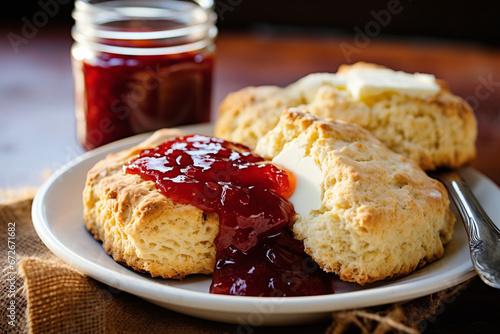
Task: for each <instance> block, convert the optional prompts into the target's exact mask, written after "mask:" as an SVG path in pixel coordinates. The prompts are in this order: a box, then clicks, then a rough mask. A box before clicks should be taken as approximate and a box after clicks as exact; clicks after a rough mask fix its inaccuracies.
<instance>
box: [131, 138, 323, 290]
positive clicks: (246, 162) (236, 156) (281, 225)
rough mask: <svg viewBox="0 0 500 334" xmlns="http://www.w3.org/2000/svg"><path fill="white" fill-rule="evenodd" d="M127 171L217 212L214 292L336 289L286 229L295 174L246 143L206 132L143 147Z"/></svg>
mask: <svg viewBox="0 0 500 334" xmlns="http://www.w3.org/2000/svg"><path fill="white" fill-rule="evenodd" d="M124 171H125V172H126V173H131V174H138V175H140V176H141V177H142V178H143V179H145V180H150V181H154V182H155V183H156V187H157V188H158V190H159V191H160V192H161V193H162V194H164V195H165V196H167V197H168V198H171V199H172V200H174V201H176V202H178V203H182V204H191V205H194V206H195V207H197V208H199V209H202V210H204V211H205V212H208V213H212V212H215V213H217V214H218V215H219V221H220V227H219V234H218V236H217V237H216V239H215V246H216V266H215V269H214V273H213V281H212V285H211V288H210V292H211V293H217V294H231V295H247V296H300V295H317V294H328V293H333V288H332V283H331V282H332V281H331V280H330V275H327V274H325V273H324V272H323V271H322V270H320V269H318V265H317V264H316V263H315V262H314V261H313V260H312V259H311V258H310V257H308V256H307V255H306V254H305V252H304V249H303V246H302V244H301V242H299V241H297V240H295V239H294V238H293V237H292V234H291V232H290V230H289V228H288V225H289V222H290V220H291V218H292V217H293V215H294V214H295V212H294V210H293V206H292V204H291V203H290V202H289V201H288V200H287V199H286V198H287V197H289V196H290V195H291V194H292V193H293V190H294V187H295V177H294V175H293V174H292V173H290V172H288V171H286V170H284V169H281V168H278V167H277V166H275V165H273V164H270V163H266V162H265V161H264V159H263V158H262V157H259V156H257V155H255V154H253V153H252V152H251V151H250V149H249V148H247V147H245V146H243V145H240V144H236V143H231V142H227V141H224V140H222V139H217V138H212V137H206V136H201V135H193V136H186V137H179V138H175V139H172V140H170V141H167V142H165V143H163V144H161V145H160V146H158V147H156V148H154V149H147V150H144V151H142V152H141V153H140V154H139V157H138V158H137V159H135V160H134V161H132V162H130V163H129V164H128V165H126V166H124Z"/></svg>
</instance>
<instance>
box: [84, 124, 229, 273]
mask: <svg viewBox="0 0 500 334" xmlns="http://www.w3.org/2000/svg"><path fill="white" fill-rule="evenodd" d="M182 135H183V133H182V132H181V131H177V130H172V129H168V130H159V131H157V132H156V133H155V134H154V135H153V136H152V137H150V138H149V139H147V140H146V141H145V142H143V143H141V144H140V145H138V146H136V147H133V148H131V149H129V150H126V151H122V152H120V153H116V154H110V155H109V156H107V157H106V158H105V159H104V160H102V161H100V162H98V163H97V164H96V165H95V166H94V167H93V168H92V169H91V170H90V171H89V173H88V176H87V181H86V185H85V189H84V191H83V205H84V213H83V216H84V222H85V226H86V227H87V229H88V230H89V231H90V232H91V233H92V234H93V235H94V237H95V238H96V239H98V240H101V241H102V242H103V247H104V249H105V250H106V252H107V253H108V254H110V255H112V256H113V258H114V259H115V260H116V261H118V262H122V263H124V264H126V265H128V266H130V267H132V268H134V269H135V270H138V271H142V272H149V273H151V275H152V276H162V277H164V278H177V279H180V278H183V277H184V276H186V275H189V274H196V273H201V274H210V273H212V271H213V268H214V265H215V246H214V239H215V237H216V236H217V233H218V231H219V218H218V216H217V214H215V213H213V214H206V213H204V212H203V211H202V210H200V209H198V208H196V207H194V206H192V205H184V204H179V203H175V202H174V201H172V200H170V199H169V198H167V197H165V196H164V195H162V194H160V193H159V192H158V190H157V188H156V186H155V183H154V182H151V181H145V180H143V179H142V178H141V177H140V176H138V175H133V174H125V173H123V171H122V167H123V165H124V164H126V163H127V162H129V161H130V160H132V159H134V158H135V157H136V156H137V154H138V153H139V152H140V150H142V149H146V148H153V147H156V146H157V145H159V144H161V143H162V142H164V141H166V140H167V139H169V138H172V137H177V136H182Z"/></svg>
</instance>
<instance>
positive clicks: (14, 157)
mask: <svg viewBox="0 0 500 334" xmlns="http://www.w3.org/2000/svg"><path fill="white" fill-rule="evenodd" d="M13 29H15V28H14V27H13V28H11V29H10V30H9V29H3V30H0V31H1V34H2V36H6V35H7V33H8V32H9V31H12V30H13ZM71 43H72V41H71V38H70V36H69V29H68V28H61V29H57V30H55V29H49V28H46V29H40V31H38V33H37V35H36V36H35V37H33V38H31V39H29V40H28V42H27V43H26V44H22V45H20V46H19V50H18V51H19V52H18V53H15V52H14V49H13V48H12V46H11V45H10V44H9V43H8V41H7V40H6V39H2V40H1V42H0V59H1V61H0V102H1V104H0V189H2V188H7V187H20V186H25V185H33V186H36V185H39V184H40V183H41V182H42V181H43V171H44V170H46V169H50V170H53V169H56V168H58V167H60V166H62V165H63V164H65V163H66V162H68V161H70V160H71V159H73V158H75V157H76V156H78V155H79V154H81V153H83V150H82V149H81V148H80V146H79V144H78V142H77V140H76V135H75V119H74V112H73V110H74V108H73V86H72V74H71V64H70V55H69V49H70V46H71ZM217 48H218V52H217V65H216V72H215V91H214V101H213V110H214V117H215V109H216V106H217V105H218V104H219V103H220V102H221V100H222V99H223V98H224V96H226V94H228V93H229V92H231V91H235V90H238V89H241V88H243V87H245V86H248V85H264V84H268V85H287V84H289V83H291V82H293V81H295V80H297V79H298V78H300V77H302V76H304V75H306V74H308V73H311V72H318V71H329V72H334V71H336V69H337V67H338V66H339V65H340V64H343V63H346V62H354V61H358V60H364V61H370V62H375V63H379V64H383V65H387V66H389V67H392V68H395V69H399V70H404V71H409V72H415V71H419V72H424V73H434V74H435V75H436V76H437V77H439V78H442V79H445V80H447V81H448V82H449V84H450V87H451V90H452V91H453V92H454V93H455V94H457V95H460V96H463V97H465V98H466V99H467V101H469V102H470V103H471V105H473V107H474V109H475V111H476V115H477V119H478V125H479V137H478V141H477V148H478V157H477V159H476V160H475V161H474V163H473V164H472V165H473V167H475V168H476V169H478V170H479V171H481V172H482V173H484V174H485V175H487V176H488V177H489V178H490V179H492V180H493V181H494V182H496V184H497V185H500V49H494V48H487V47H484V46H480V45H474V44H458V43H450V42H447V41H441V40H425V39H404V40H396V39H391V40H389V39H382V38H376V39H373V40H371V41H369V43H365V44H363V45H361V44H359V43H356V41H355V40H354V39H353V38H352V37H350V36H338V35H333V34H331V35H329V34H321V35H309V34H304V35H297V34H293V35H292V34H284V33H279V32H273V31H265V32H264V31H260V32H252V33H234V32H233V33H231V32H225V31H222V32H221V33H220V36H219V38H218V40H217ZM346 50H347V51H346ZM495 300H496V301H498V300H500V293H499V291H497V290H494V289H491V288H489V287H486V286H485V285H483V284H482V283H481V282H479V281H478V282H475V283H474V284H473V286H472V287H470V288H468V289H466V290H464V291H463V293H461V295H460V296H458V297H457V298H456V300H454V301H453V302H450V303H449V304H447V305H444V306H443V312H440V313H441V314H440V315H439V316H438V317H437V318H436V320H435V321H434V322H433V323H430V326H429V331H430V332H436V333H437V332H443V331H445V330H450V331H452V330H454V329H455V330H460V329H464V328H465V329H467V332H472V331H474V330H478V331H484V332H488V330H492V329H494V328H497V329H498V328H500V320H499V319H500V314H499V312H498V311H496V310H497V309H498V305H497V304H494V303H493V301H495ZM471 304H474V305H475V308H474V309H472V310H469V307H470V305H471ZM455 318H456V319H458V320H453V319H455Z"/></svg>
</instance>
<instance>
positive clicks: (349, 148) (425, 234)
mask: <svg viewBox="0 0 500 334" xmlns="http://www.w3.org/2000/svg"><path fill="white" fill-rule="evenodd" d="M290 143H293V145H298V146H299V147H300V148H301V149H302V150H303V152H305V154H306V156H308V157H313V158H314V159H315V161H316V163H317V164H318V166H320V168H321V170H322V173H323V182H322V184H321V187H322V193H323V195H322V202H321V206H320V207H318V208H317V209H311V211H310V212H309V214H307V215H305V216H300V215H298V214H297V215H296V216H295V217H296V220H295V221H294V223H293V228H292V229H293V233H294V235H295V237H296V238H297V239H299V240H303V242H304V246H305V250H306V252H307V253H308V254H309V255H311V257H312V258H313V259H314V260H315V261H316V262H317V263H318V264H319V266H320V267H321V268H322V269H323V270H325V271H327V272H334V273H337V274H338V275H340V278H341V279H342V280H345V281H352V282H357V283H359V284H365V283H370V282H374V281H378V280H383V279H389V278H394V277H399V276H403V275H406V274H409V273H411V272H412V271H414V270H415V269H417V268H419V267H421V266H423V265H425V264H426V263H430V262H432V261H434V260H436V259H438V258H440V257H441V256H442V255H443V252H444V247H443V245H444V244H445V243H447V242H448V241H449V240H450V239H451V236H452V232H453V225H454V221H455V217H454V215H453V214H452V213H451V211H450V209H449V199H448V195H447V192H446V190H445V188H444V187H443V185H442V184H441V183H439V182H438V181H436V180H434V179H431V178H429V177H428V176H427V175H426V174H425V172H424V171H423V170H422V169H421V168H419V167H418V166H417V165H416V164H415V163H414V162H413V161H411V160H409V159H407V158H406V157H404V156H402V155H399V154H397V153H394V152H393V151H391V150H390V149H388V148H387V147H386V146H385V145H384V144H382V143H381V142H380V141H379V140H377V139H376V138H375V137H374V136H373V135H372V134H371V133H370V132H369V131H367V130H365V129H363V128H361V127H360V126H357V125H355V124H349V123H344V122H341V121H334V120H331V119H330V120H324V119H319V118H317V117H315V116H313V115H311V114H306V113H303V112H300V111H298V110H286V111H284V112H283V114H282V116H281V118H280V120H279V123H278V125H277V126H276V127H275V128H274V129H272V130H271V131H270V132H269V133H268V134H266V135H265V136H264V137H263V138H261V139H260V140H259V141H258V143H257V146H256V150H255V151H256V153H257V154H259V155H261V156H263V157H265V158H268V159H272V158H274V157H275V156H276V155H278V154H279V152H281V151H282V150H283V148H284V147H286V146H287V145H290Z"/></svg>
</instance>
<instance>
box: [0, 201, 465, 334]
mask: <svg viewBox="0 0 500 334" xmlns="http://www.w3.org/2000/svg"><path fill="white" fill-rule="evenodd" d="M31 202H32V201H31V199H25V200H18V201H15V202H12V203H9V204H0V226H1V228H2V230H1V233H0V235H1V241H0V244H1V245H2V246H1V247H2V248H1V249H2V250H3V251H2V258H1V263H2V268H3V275H2V280H1V298H0V299H1V305H0V309H1V313H2V314H1V318H0V319H1V322H0V333H44V334H45V333H277V332H278V333H282V332H283V333H325V332H326V333H345V332H357V333H387V332H401V333H418V332H419V331H422V330H424V329H425V328H427V327H428V325H429V323H430V322H432V320H433V319H434V321H435V317H436V313H439V309H440V308H442V306H443V305H444V304H445V303H449V302H450V300H453V298H454V295H455V294H457V292H458V294H460V291H461V290H463V289H464V287H465V286H466V284H467V283H465V284H462V285H460V286H457V287H454V288H452V289H449V290H446V291H441V292H438V293H435V294H432V295H430V296H427V297H423V298H419V299H417V300H414V301H411V302H407V303H398V304H392V305H384V306H380V307H374V308H366V309H357V310H346V311H341V312H335V313H333V314H332V320H331V321H329V322H327V323H322V324H314V325H307V326H293V327H249V326H242V325H234V324H223V323H216V322H211V321H207V320H202V319H196V318H192V317H189V316H185V315H182V314H178V313H175V312H172V311H169V310H165V309H163V308H160V307H158V306H156V305H153V304H150V303H148V302H146V301H143V300H141V299H140V298H137V297H135V296H132V295H130V294H128V293H125V292H121V291H118V290H116V289H113V288H110V287H108V286H106V285H104V284H102V283H99V282H97V281H95V280H93V279H91V278H89V277H87V276H85V275H84V274H82V273H80V272H78V271H77V270H75V269H73V268H71V267H70V266H68V265H66V264H65V263H63V262H62V261H61V260H59V259H58V258H57V257H56V256H55V255H53V254H52V253H51V252H50V251H49V250H48V249H47V248H46V247H45V245H44V244H43V243H42V242H41V241H40V239H39V238H38V236H37V234H36V232H35V230H34V228H33V226H32V221H31V214H30V213H31ZM9 223H10V224H9ZM12 223H15V240H12V239H11V241H15V257H14V258H12V257H10V258H9V257H8V256H7V248H6V245H8V236H9V234H8V233H7V232H8V231H9V229H8V228H9V227H12V226H13V225H14V224H12ZM11 230H12V228H11ZM11 235H12V234H11ZM11 245H12V243H11ZM11 255H12V253H11ZM13 259H14V260H15V263H12V260H13ZM11 265H13V266H15V268H14V270H11V268H10V266H11ZM16 268H17V270H16ZM13 284H15V287H16V291H15V292H14V293H13V290H14V289H13ZM13 300H14V301H15V310H14V311H12V309H13V307H12V301H13ZM9 307H10V309H9ZM214 312H216V310H214ZM9 315H11V316H10V318H9V317H8V316H9ZM12 315H14V316H15V319H14V320H13V321H12ZM9 322H10V324H9Z"/></svg>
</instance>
